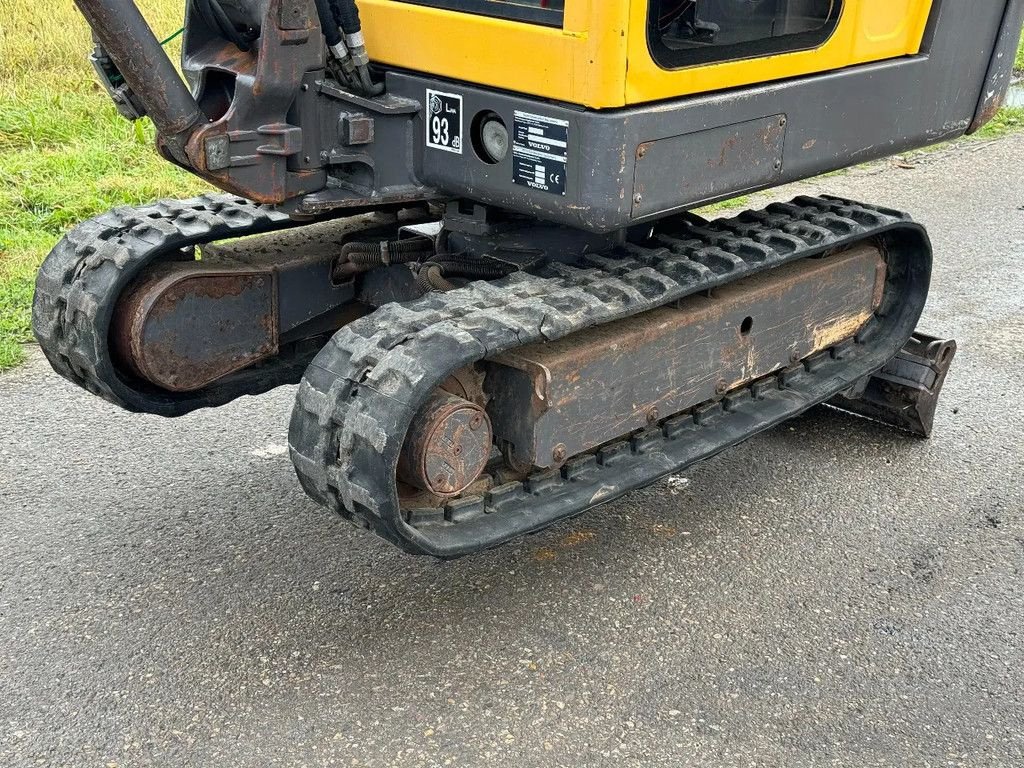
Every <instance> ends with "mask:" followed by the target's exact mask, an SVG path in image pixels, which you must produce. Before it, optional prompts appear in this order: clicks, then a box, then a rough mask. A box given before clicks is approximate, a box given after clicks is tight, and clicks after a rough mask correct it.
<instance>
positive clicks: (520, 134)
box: [512, 110, 569, 195]
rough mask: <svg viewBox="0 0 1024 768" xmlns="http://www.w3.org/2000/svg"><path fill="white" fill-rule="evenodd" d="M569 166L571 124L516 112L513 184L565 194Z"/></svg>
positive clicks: (551, 118)
mask: <svg viewBox="0 0 1024 768" xmlns="http://www.w3.org/2000/svg"><path fill="white" fill-rule="evenodd" d="M568 165H569V121H568V120H559V119H558V118H555V117H547V116H546V115H534V114H531V113H530V112H520V111H519V110H516V112H515V123H514V125H513V126H512V183H513V184H519V185H521V186H524V187H530V189H536V190H539V191H541V192H549V193H551V194H553V195H565V191H566V183H567V181H568V179H567V175H568V174H567V171H568Z"/></svg>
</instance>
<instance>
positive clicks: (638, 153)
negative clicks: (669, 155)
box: [636, 145, 647, 157]
mask: <svg viewBox="0 0 1024 768" xmlns="http://www.w3.org/2000/svg"><path fill="white" fill-rule="evenodd" d="M646 154H647V147H646V146H644V145H640V149H638V150H637V151H636V156H637V157H643V156H644V155H646Z"/></svg>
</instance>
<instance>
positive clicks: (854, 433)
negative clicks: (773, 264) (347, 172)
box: [0, 137, 1024, 768]
mask: <svg viewBox="0 0 1024 768" xmlns="http://www.w3.org/2000/svg"><path fill="white" fill-rule="evenodd" d="M1022 165H1024V137H1016V138H1010V139H1006V140H1003V141H1001V142H998V143H994V144H990V145H982V144H974V145H970V147H969V148H961V149H958V150H956V151H953V152H944V153H939V154H935V155H930V156H928V157H927V158H925V160H924V161H923V162H922V163H921V164H920V165H917V166H916V167H914V168H913V169H908V168H898V167H894V166H888V165H886V166H874V167H872V168H870V169H868V170H858V171H856V172H853V173H850V174H847V175H845V176H841V177H835V178H831V179H826V180H823V181H821V182H818V183H815V184H811V185H803V186H802V187H800V188H799V190H800V191H805V190H808V189H809V190H811V191H825V190H828V191H832V192H836V193H839V194H845V195H850V196H853V197H857V198H861V199H865V200H870V201H874V202H878V203H881V204H886V205H890V206H894V207H898V208H904V209H908V210H911V211H913V212H914V213H915V214H916V215H917V216H918V218H919V219H920V220H921V221H923V222H924V223H925V224H927V225H928V226H929V227H930V228H931V231H932V235H933V238H934V240H935V244H936V251H937V255H938V269H937V275H936V279H935V286H934V296H933V299H932V301H931V302H930V305H929V307H928V310H927V312H926V318H925V322H924V323H923V328H924V329H925V330H929V331H932V332H935V333H937V334H945V335H950V336H953V337H955V338H957V339H958V340H959V341H960V343H961V352H960V355H959V357H958V359H957V361H956V364H955V368H954V372H953V374H952V376H951V380H950V381H949V383H948V386H947V390H946V393H945V398H944V400H943V403H942V405H941V409H940V413H939V415H938V419H937V434H936V436H935V437H934V438H933V439H932V440H931V441H927V442H924V441H918V440H914V439H911V438H907V437H904V436H901V435H899V434H896V433H893V432H890V431H887V430H886V429H884V428H881V427H879V426H876V425H873V424H871V423H869V422H866V421H863V420H859V419H856V418H853V417H850V416H846V415H843V414H839V413H836V412H830V411H827V410H825V409H820V410H817V411H814V412H811V413H810V414H808V415H807V416H805V417H803V418H801V419H799V420H797V421H795V422H792V423H791V424H790V425H787V426H784V427H782V428H780V429H777V430H775V431H773V432H770V433H768V434H765V435H763V436H760V437H758V438H756V439H753V440H751V441H749V442H747V443H746V444H744V445H742V446H740V447H738V448H736V449H734V450H732V451H731V452H729V453H727V454H725V455H723V456H721V457H720V458H718V459H716V460H713V461H710V462H708V463H706V464H703V465H701V466H699V467H697V468H694V469H692V470H690V471H688V472H686V473H685V474H684V475H683V476H682V477H681V478H679V479H677V480H676V481H674V482H672V483H671V484H670V483H664V484H661V485H658V486H656V487H653V488H649V489H647V490H645V491H642V492H638V493H634V494H632V495H631V496H629V497H627V498H626V499H624V500H622V501H620V502H618V503H615V504H611V505H609V506H607V507H605V508H603V509H601V510H599V511H597V512H593V513H590V514H589V515H587V516H585V517H583V518H580V519H577V520H575V521H573V522H571V523H567V524H563V525H559V526H557V527H556V528H554V529H552V530H550V531H548V532H546V533H543V534H540V535H537V536H534V537H531V538H528V539H526V540H522V541H519V542H517V543H514V544H512V545H509V546H506V547H504V548H502V549H500V550H498V551H494V552H490V553H487V554H483V555H480V556H476V557H471V558H468V559H463V560H460V561H456V562H451V563H439V562H434V561H430V560H424V559H415V558H410V557H408V556H405V555H403V554H401V553H399V552H398V551H396V550H394V549H392V548H390V547H389V546H388V545H386V544H384V543H382V542H381V541H379V540H377V539H376V538H374V537H372V536H370V535H369V534H364V533H361V532H358V531H356V530H354V529H350V528H349V527H347V526H346V525H344V524H340V523H337V522H335V521H333V520H332V519H330V518H329V517H328V515H327V514H326V513H324V512H322V511H321V510H320V509H319V508H317V507H316V506H315V505H314V504H313V503H312V502H310V501H308V500H307V499H306V498H305V496H304V495H303V494H302V492H301V490H300V489H299V487H298V484H297V482H296V480H295V478H294V476H293V474H292V469H291V466H290V464H289V461H288V457H287V455H286V452H285V448H284V445H285V428H286V423H287V418H288V413H289V411H290V408H291V401H292V396H293V391H292V390H291V389H283V390H278V391H276V392H273V393H271V394H270V395H268V396H264V397H261V398H258V399H253V398H246V399H245V400H244V401H241V402H237V403H235V404H233V405H231V406H229V407H226V408H223V409H221V410H218V411H216V412H208V413H199V414H194V415H192V416H189V417H186V418H183V419H180V420H176V421H165V420H161V419H158V418H150V417H140V416H132V415H129V414H126V413H122V412H120V411H118V410H117V409H115V408H113V407H111V406H108V405H106V404H105V403H103V402H101V401H99V400H97V399H94V398H92V397H90V396H88V395H86V394H85V393H84V392H80V391H78V390H76V389H74V388H72V387H71V386H70V385H68V384H66V383H64V382H63V381H62V380H61V379H59V378H58V377H57V376H56V375H54V374H53V373H51V372H50V371H49V369H48V368H47V366H46V365H45V363H44V362H42V360H41V359H40V357H39V356H38V354H36V355H34V356H33V358H32V362H30V364H29V365H28V366H26V367H24V368H22V369H20V370H18V371H16V372H14V373H12V374H8V375H5V376H2V377H0V419H2V425H3V426H2V430H0V432H2V434H0V470H2V474H0V765H3V766H28V765H47V766H49V765H53V766H148V765H153V766H216V767H217V768H228V767H230V766H300V765H310V766H318V765H338V766H386V765H401V766H416V765H425V766H434V765H456V766H482V765H485V764H492V765H513V766H535V765H536V766H541V765H543V766H594V765H643V766H647V765H672V766H677V765H695V766H732V765H736V766H748V765H779V766H781V765H785V766H802V765H832V764H835V765H849V766H868V765H891V766H924V765H934V766H939V765H974V766H991V765H997V766H1004V765H1005V766H1010V765H1021V764H1024V732H1022V723H1024V693H1022V690H1024V622H1022V608H1024V584H1022V579H1021V570H1022V567H1024V488H1022V477H1024V415H1022V409H1021V402H1022V399H1021V392H1022V387H1021V382H1022V380H1024V344H1022V342H1021V338H1022V337H1024V269H1022V268H1021V261H1022V258H1024V172H1022ZM790 191H792V190H787V192H790Z"/></svg>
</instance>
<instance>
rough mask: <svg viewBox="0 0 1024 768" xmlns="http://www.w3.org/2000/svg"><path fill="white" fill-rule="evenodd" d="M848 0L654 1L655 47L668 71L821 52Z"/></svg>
mask: <svg viewBox="0 0 1024 768" xmlns="http://www.w3.org/2000/svg"><path fill="white" fill-rule="evenodd" d="M842 5H843V4H842V0H651V11H650V19H649V28H650V47H651V53H652V54H653V56H654V59H655V61H657V62H658V64H659V65H661V66H663V67H666V68H678V67H687V66H693V65H697V64H708V63H712V62H719V61H729V60H731V59H746V58H753V57H757V56H768V55H771V54H777V53H786V52H789V51H800V50H806V49H808V48H816V47H817V46H819V45H821V44H822V43H824V42H825V41H826V40H828V38H829V36H831V34H832V32H833V31H835V28H836V25H837V24H838V22H839V16H840V14H841V13H842Z"/></svg>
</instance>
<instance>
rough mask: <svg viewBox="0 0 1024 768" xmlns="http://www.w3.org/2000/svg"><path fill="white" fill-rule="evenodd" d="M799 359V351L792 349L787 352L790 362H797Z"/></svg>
mask: <svg viewBox="0 0 1024 768" xmlns="http://www.w3.org/2000/svg"><path fill="white" fill-rule="evenodd" d="M799 361H800V353H799V352H797V351H796V350H795V349H794V350H793V351H792V352H790V353H789V362H791V363H797V362H799Z"/></svg>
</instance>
